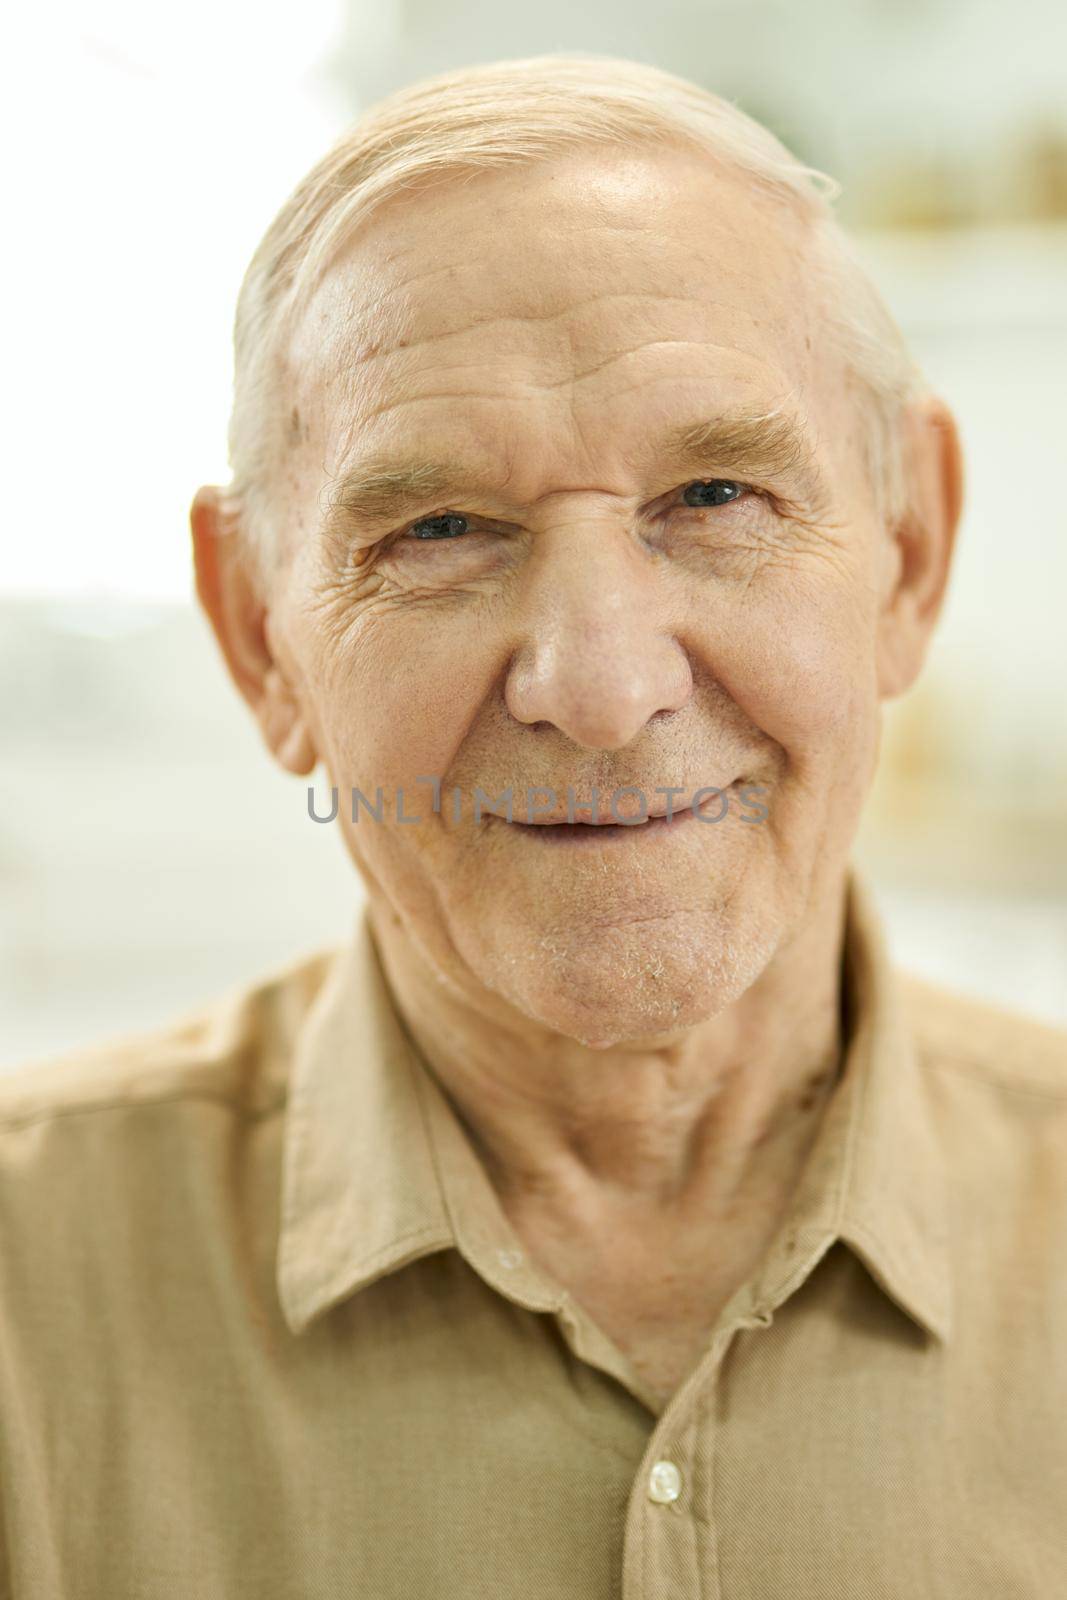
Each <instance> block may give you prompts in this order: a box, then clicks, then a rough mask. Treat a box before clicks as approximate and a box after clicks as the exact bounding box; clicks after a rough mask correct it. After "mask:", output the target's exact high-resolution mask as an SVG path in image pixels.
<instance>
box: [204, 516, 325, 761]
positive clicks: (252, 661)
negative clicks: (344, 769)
mask: <svg viewBox="0 0 1067 1600" xmlns="http://www.w3.org/2000/svg"><path fill="white" fill-rule="evenodd" d="M189 526H190V528H191V530H192V536H193V564H194V567H195V569H196V593H197V597H198V599H199V601H200V604H201V606H202V607H203V609H204V611H205V612H206V614H207V617H208V620H209V621H210V623H211V626H212V628H213V630H214V633H215V638H216V639H217V640H218V642H219V648H220V649H221V651H222V654H223V658H224V659H225V662H226V666H227V667H228V669H229V673H230V677H231V678H232V679H233V681H234V683H235V684H236V685H237V687H238V689H239V690H240V692H241V694H242V695H243V696H244V698H245V700H246V701H247V702H248V704H249V706H250V707H251V708H252V711H253V713H254V715H255V717H256V720H257V722H258V723H259V726H260V731H261V732H262V734H263V738H264V740H265V741H266V744H267V747H268V749H270V750H271V751H272V753H273V754H274V756H275V757H276V758H277V760H278V761H279V762H280V763H281V765H282V766H283V767H285V768H287V769H288V771H290V772H293V773H296V774H297V776H298V777H306V776H307V774H308V773H309V772H311V771H313V770H314V768H315V765H316V763H317V761H318V755H317V752H316V750H315V746H314V743H313V741H312V738H311V734H310V731H309V729H308V726H307V723H306V721H305V717H304V712H303V708H302V707H301V705H300V702H299V700H298V698H297V696H296V695H295V693H294V692H293V690H292V688H291V687H290V685H289V682H288V681H287V679H286V676H285V674H284V672H283V670H282V668H281V666H280V664H279V662H278V660H277V658H276V655H275V652H274V650H273V648H272V642H271V637H270V635H271V627H270V623H271V618H270V612H269V609H268V606H267V604H266V601H265V600H264V599H263V597H262V593H261V589H262V584H261V582H260V580H259V577H258V574H257V573H256V572H255V571H254V570H253V565H252V561H251V559H250V555H249V552H248V549H247V542H246V540H245V539H244V538H242V537H241V536H240V513H239V511H237V510H235V509H234V508H233V506H232V503H231V502H229V500H228V497H227V495H226V493H225V491H223V490H221V489H219V488H216V487H215V486H214V485H213V484H205V485H204V486H203V487H202V488H200V489H198V490H197V492H196V494H195V495H194V497H193V503H192V505H191V507H190V509H189Z"/></svg>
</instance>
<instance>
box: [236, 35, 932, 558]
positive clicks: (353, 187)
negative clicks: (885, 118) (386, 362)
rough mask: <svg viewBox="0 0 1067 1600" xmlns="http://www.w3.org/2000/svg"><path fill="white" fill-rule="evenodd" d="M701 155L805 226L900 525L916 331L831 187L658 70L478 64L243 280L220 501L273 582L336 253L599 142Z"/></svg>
mask: <svg viewBox="0 0 1067 1600" xmlns="http://www.w3.org/2000/svg"><path fill="white" fill-rule="evenodd" d="M679 143H681V144H683V145H685V146H688V147H695V148H696V149H697V150H698V151H700V152H702V153H703V154H705V155H707V156H709V157H711V158H712V159H714V160H716V161H718V162H719V163H720V164H722V165H724V166H726V167H727V168H728V169H730V170H732V171H734V172H738V173H740V174H742V175H743V176H744V177H745V178H746V179H747V180H748V181H749V182H750V183H751V184H753V185H754V186H755V187H756V188H757V190H758V191H759V192H760V193H761V194H762V195H763V196H764V197H766V198H767V199H769V200H771V201H772V202H777V203H779V204H782V205H785V206H787V207H789V208H791V210H792V211H793V213H794V214H795V215H798V216H799V217H801V218H802V219H803V220H804V221H806V222H807V223H808V224H809V225H810V226H809V231H808V244H809V249H808V251H807V252H806V256H805V263H804V267H805V272H806V276H807V278H808V281H809V282H811V283H812V284H813V287H815V288H816V291H817V292H819V293H820V310H821V315H822V326H823V329H824V332H825V337H826V340H827V342H828V344H829V345H830V346H832V347H833V349H834V351H835V352H836V354H837V355H838V356H839V358H840V359H841V361H842V363H843V369H844V371H845V372H846V374H848V375H850V376H851V377H852V378H854V379H855V380H856V382H857V383H858V384H859V386H860V391H861V393H862V394H863V395H864V397H865V398H866V400H867V401H868V404H867V405H866V407H865V409H866V410H867V411H868V413H869V417H868V425H867V426H866V427H865V428H864V429H863V430H862V447H863V449H864V452H865V457H866V469H867V472H868V477H869V481H870V483H871V485H872V489H873V492H874V494H875V496H876V501H877V507H878V511H879V514H880V515H881V516H882V517H884V518H886V519H895V518H897V517H898V516H900V515H901V514H902V513H903V511H904V509H905V506H906V501H907V493H908V484H907V481H906V478H907V474H906V470H905V464H904V461H903V456H902V446H901V434H900V428H899V416H900V412H901V409H902V408H903V406H904V405H906V404H907V403H908V402H909V401H910V400H911V399H913V398H914V397H915V396H917V395H919V394H921V393H923V392H924V391H925V390H926V384H925V382H924V379H923V376H922V373H921V372H920V370H919V369H918V367H917V366H916V364H915V363H914V361H913V360H912V357H911V355H910V353H909V351H908V349H907V346H906V344H905V341H904V337H903V335H902V333H901V331H900V329H899V327H898V326H897V324H896V322H895V321H894V319H893V317H892V315H891V314H890V312H889V310H888V309H887V307H886V305H885V303H884V301H883V300H882V298H881V296H880V295H879V293H878V291H877V289H876V288H875V286H874V284H873V283H872V282H871V280H870V279H869V277H868V275H867V273H866V272H865V270H864V269H863V267H862V266H861V265H860V263H859V260H858V258H857V256H856V254H855V251H854V247H853V245H852V243H851V241H850V240H849V238H848V236H847V235H846V234H845V233H844V231H843V230H842V228H841V226H840V224H839V223H838V221H837V219H836V217H835V215H834V213H833V210H832V204H833V201H834V200H835V199H837V197H838V195H839V194H840V193H841V185H840V184H839V183H838V182H837V180H836V179H834V178H832V177H830V176H829V175H828V174H826V173H825V172H821V171H819V170H818V169H817V168H815V167H811V166H806V165H805V164H804V163H803V162H801V161H799V160H798V159H797V158H796V157H795V156H793V155H792V154H791V152H790V151H789V150H787V149H786V147H785V146H784V145H783V144H782V143H781V142H780V141H779V140H778V139H777V138H776V137H775V136H774V134H772V133H771V132H770V131H769V130H768V129H767V128H765V127H763V126H762V125H761V124H760V123H758V122H756V121H754V120H753V119H752V118H751V117H749V116H747V115H746V114H745V113H744V112H743V111H741V110H739V108H738V107H737V106H736V105H735V104H734V103H733V102H731V101H729V100H726V99H723V98H722V97H721V96H719V95H716V94H713V93H711V92H710V91H709V90H707V89H702V88H700V87H699V86H698V85H696V84H693V83H689V82H687V81H686V79H684V78H679V77H676V76H675V75H674V74H673V73H669V72H665V71H663V70H662V69H660V68H658V67H653V66H648V65H645V64H642V63H640V62H636V61H628V60H623V59H620V58H617V57H613V56H600V55H594V54H588V53H584V52H578V53H568V54H562V53H561V54H550V55H541V56H533V57H527V58H524V59H519V60H507V61H497V62H492V63H490V64H488V65H479V66H473V67H466V68H464V69H462V70H458V71H453V72H446V73H442V74H439V75H438V76H436V77H433V78H428V79H424V80H423V81H421V82H419V83H416V84H413V85H410V86H408V87H406V88H403V89H401V90H398V91H397V92H396V93H394V94H391V95H389V96H388V97H387V98H386V99H384V100H381V101H379V102H378V104H376V105H374V106H372V107H371V108H370V109H369V110H368V111H367V112H365V113H364V114H363V115H362V116H360V117H359V118H357V120H356V121H355V122H354V123H353V124H352V125H351V126H350V127H349V128H348V129H346V131H345V132H344V134H343V135H342V136H341V137H340V138H339V139H338V140H337V141H336V142H335V144H334V145H333V146H332V148H331V149H330V150H328V151H327V153H326V154H325V155H324V156H323V157H322V159H321V160H320V161H319V162H318V163H317V164H316V165H315V166H314V167H313V168H312V169H311V171H310V172H309V173H308V174H307V175H306V177H304V178H303V179H302V180H301V182H300V183H299V184H298V185H297V187H296V188H295V189H294V190H293V192H292V193H291V194H290V196H289V198H288V199H287V200H286V201H285V203H284V204H283V206H282V208H281V210H280V211H279V212H278V214H277V216H276V217H275V219H274V221H273V222H272V223H271V225H270V227H269V228H268V229H267V232H266V233H265V234H264V236H263V238H262V240H261V241H260V243H259V245H258V247H257V249H256V251H255V254H254V255H253V257H252V260H251V262H250V264H249V267H248V270H247V272H246V274H245V277H244V280H243V282H242V284H241V289H240V293H239V295H238V300H237V310H236V318H235V323H234V394H233V407H232V412H231V417H230V428H229V461H230V469H231V472H232V474H233V477H232V481H231V483H230V485H229V487H228V489H227V490H226V492H225V495H224V508H225V511H226V514H227V517H228V518H230V517H232V519H233V523H234V525H235V526H238V527H239V528H240V530H241V532H242V533H243V535H244V536H245V538H246V539H247V541H248V547H249V552H250V554H251V556H252V558H253V561H254V564H255V567H256V569H257V571H258V573H259V574H260V576H261V577H262V578H267V577H268V576H269V574H270V572H271V571H272V570H273V567H274V564H275V562H276V560H277V559H278V556H279V553H280V548H281V545H282V530H281V528H280V527H279V526H278V523H279V521H280V520H281V519H282V518H284V516H285V515H286V513H287V507H286V505H285V500H284V496H283V495H282V493H281V492H280V489H279V480H280V477H281V474H280V472H279V466H280V465H282V464H283V463H284V462H285V460H286V457H287V454H288V452H289V451H290V450H291V449H292V447H293V445H292V440H291V438H290V432H289V427H290V424H289V418H290V414H291V410H292V405H291V401H292V396H291V393H289V392H287V387H286V368H285V356H286V351H287V349H288V345H289V340H290V338H291V336H292V332H293V330H294V328H295V327H296V324H297V322H298V320H299V317H300V315H301V312H302V311H303V310H304V308H305V307H306V305H307V303H308V299H309V297H310V295H311V293H312V291H313V290H314V289H315V287H316V286H317V285H318V284H319V283H320V282H321V280H322V278H323V276H324V275H325V273H326V272H327V270H328V268H329V266H330V264H331V262H332V261H333V260H334V259H335V257H336V255H337V253H338V251H339V249H340V248H341V246H342V245H343V244H344V243H345V242H346V241H347V240H348V239H349V238H350V237H351V236H352V234H353V232H354V230H355V229H356V227H357V226H358V225H359V224H360V223H362V222H363V221H365V220H366V219H367V218H368V217H369V216H370V215H371V213H372V212H373V210H374V209H375V208H376V207H377V206H379V205H381V204H383V203H384V202H385V201H386V200H388V199H390V198H392V197H393V196H395V195H397V194H399V193H400V192H401V191H408V192H412V193H414V192H416V191H417V190H418V189H420V188H424V187H426V186H427V185H428V184H431V183H434V182H436V181H444V180H446V179H448V178H451V177H454V176H458V175H460V174H464V173H466V174H470V175H473V174H474V173H477V172H481V171H487V170H490V169H494V168H501V167H506V166H512V167H514V166H519V165H521V164H522V163H530V162H535V161H544V160H546V159H551V158H553V157H559V156H562V155H565V154H568V153H570V152H573V151H575V150H580V149H583V148H588V147H589V146H595V145H598V144H599V145H612V146H619V145H629V146H631V147H632V146H633V145H634V144H644V145H661V146H662V145H674V146H677V145H678V144H679Z"/></svg>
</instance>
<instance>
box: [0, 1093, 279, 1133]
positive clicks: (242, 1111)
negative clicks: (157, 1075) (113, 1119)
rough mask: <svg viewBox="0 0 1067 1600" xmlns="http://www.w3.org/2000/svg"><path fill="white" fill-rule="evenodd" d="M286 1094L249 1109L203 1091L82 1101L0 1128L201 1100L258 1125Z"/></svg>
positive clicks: (5, 1119)
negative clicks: (125, 1098) (265, 1104)
mask: <svg viewBox="0 0 1067 1600" xmlns="http://www.w3.org/2000/svg"><path fill="white" fill-rule="evenodd" d="M286 1098H287V1095H286V1094H285V1093H282V1094H281V1095H279V1096H278V1098H277V1099H276V1100H274V1101H273V1102H272V1103H271V1104H270V1105H268V1106H263V1107H258V1108H252V1107H249V1106H245V1105H242V1103H241V1102H240V1100H237V1099H234V1098H233V1097H231V1096H230V1095H224V1094H209V1093H207V1092H206V1091H205V1090H200V1089H190V1090H183V1092H182V1093H181V1094H160V1095H146V1096H145V1098H144V1099H143V1100H137V1099H135V1100H104V1101H100V1102H99V1103H96V1102H93V1101H84V1102H83V1103H82V1104H81V1105H74V1106H50V1107H46V1108H45V1109H44V1110H40V1111H31V1112H27V1113H26V1114H25V1115H24V1116H19V1115H17V1114H16V1115H14V1116H4V1115H2V1114H0V1128H26V1127H30V1126H32V1124H33V1123H35V1122H52V1121H56V1120H57V1119H58V1118H60V1117H73V1116H81V1115H83V1114H84V1113H86V1112H93V1111H138V1110H141V1109H142V1108H143V1107H145V1106H161V1105H173V1104H175V1103H176V1102H181V1101H183V1100H186V1101H198V1100H199V1101H204V1102H206V1103H207V1104H208V1105H217V1106H222V1107H224V1108H225V1109H226V1110H228V1111H233V1112H235V1113H236V1114H237V1115H238V1116H242V1117H244V1118H245V1120H246V1121H248V1122H261V1121H262V1120H263V1119H264V1118H266V1117H272V1116H274V1114H275V1113H276V1112H277V1111H280V1110H281V1109H282V1108H283V1107H284V1105H285V1102H286Z"/></svg>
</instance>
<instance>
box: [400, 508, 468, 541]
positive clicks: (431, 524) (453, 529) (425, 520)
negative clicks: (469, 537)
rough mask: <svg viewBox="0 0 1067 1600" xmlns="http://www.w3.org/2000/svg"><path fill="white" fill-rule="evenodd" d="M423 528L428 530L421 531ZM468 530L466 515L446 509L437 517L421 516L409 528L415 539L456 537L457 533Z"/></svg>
mask: <svg viewBox="0 0 1067 1600" xmlns="http://www.w3.org/2000/svg"><path fill="white" fill-rule="evenodd" d="M421 529H426V530H428V531H426V532H420V530H421ZM466 531H467V519H466V517H461V516H458V515H457V514H456V513H455V512H453V511H445V512H442V513H441V514H440V515H439V516H435V517H420V519H419V521H418V522H414V523H412V525H411V527H410V528H409V529H408V532H409V533H410V534H411V537H412V538H413V539H454V538H455V537H456V535H457V534H460V533H466Z"/></svg>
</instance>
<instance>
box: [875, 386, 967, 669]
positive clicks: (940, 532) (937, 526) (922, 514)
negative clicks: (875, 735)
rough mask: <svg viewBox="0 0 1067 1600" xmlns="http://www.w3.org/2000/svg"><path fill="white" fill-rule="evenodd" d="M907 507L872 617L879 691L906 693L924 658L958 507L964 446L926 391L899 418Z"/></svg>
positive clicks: (889, 534) (892, 536) (894, 532)
mask: <svg viewBox="0 0 1067 1600" xmlns="http://www.w3.org/2000/svg"><path fill="white" fill-rule="evenodd" d="M901 427H902V429H903V438H902V441H901V443H902V447H903V460H904V470H905V473H906V475H907V483H908V490H909V493H908V505H907V510H906V511H905V513H904V515H903V516H902V517H901V519H900V521H899V523H898V524H897V526H896V527H892V528H887V529H886V530H885V537H886V538H888V539H889V541H890V550H889V561H888V571H889V574H890V576H889V580H888V582H887V584H886V587H885V590H884V592H883V594H882V597H881V609H880V612H879V617H878V692H879V695H880V697H881V698H883V699H887V698H892V697H894V696H896V695H901V694H904V692H905V691H906V690H908V689H910V688H911V686H912V684H913V683H914V682H915V679H916V678H917V677H918V675H919V672H920V670H921V668H922V664H923V662H924V660H925V659H926V652H927V649H928V647H929V643H930V638H931V635H932V634H933V630H934V625H935V623H936V622H937V619H938V616H939V614H940V612H941V606H942V602H943V600H944V597H945V590H946V586H947V584H948V577H949V570H950V568H951V565H952V553H953V549H954V547H955V541H956V529H957V527H958V525H959V520H960V512H961V510H962V507H963V451H962V448H961V446H960V438H959V431H958V429H957V427H956V420H955V418H954V417H953V415H952V413H951V411H950V410H949V409H948V407H947V405H946V404H945V403H944V401H943V400H941V399H939V398H938V397H937V396H936V395H925V396H923V397H922V398H921V399H920V400H917V401H915V402H913V403H912V404H911V405H910V406H909V407H907V408H906V410H905V412H904V415H903V416H902V418H901Z"/></svg>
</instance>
